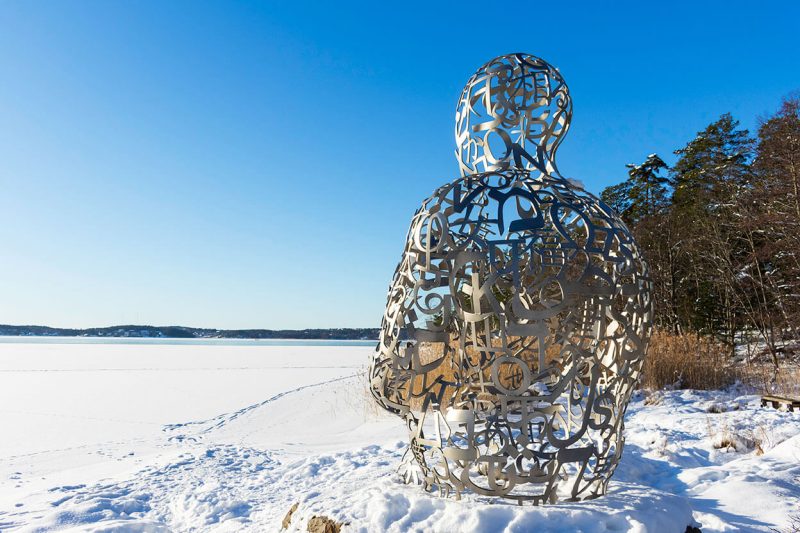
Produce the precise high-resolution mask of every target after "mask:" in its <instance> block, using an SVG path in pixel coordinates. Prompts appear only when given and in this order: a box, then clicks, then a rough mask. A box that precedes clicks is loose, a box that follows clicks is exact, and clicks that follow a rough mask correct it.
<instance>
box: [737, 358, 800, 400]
mask: <svg viewBox="0 0 800 533" xmlns="http://www.w3.org/2000/svg"><path fill="white" fill-rule="evenodd" d="M743 381H744V382H745V383H747V384H748V385H750V386H751V387H752V388H753V389H755V391H756V392H757V393H758V394H773V395H776V396H785V397H789V398H800V367H798V366H797V365H796V364H791V365H789V364H785V365H784V366H782V367H780V368H779V369H778V370H777V371H775V367H774V366H773V365H771V364H759V365H750V366H748V367H746V368H745V370H744V377H743Z"/></svg>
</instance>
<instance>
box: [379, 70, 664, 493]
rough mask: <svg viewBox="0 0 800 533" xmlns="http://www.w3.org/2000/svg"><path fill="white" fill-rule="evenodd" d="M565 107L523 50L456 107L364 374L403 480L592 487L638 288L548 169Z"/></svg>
mask: <svg viewBox="0 0 800 533" xmlns="http://www.w3.org/2000/svg"><path fill="white" fill-rule="evenodd" d="M571 110H572V104H571V100H570V96H569V92H568V90H567V86H566V84H565V83H564V80H563V78H562V77H561V74H560V73H559V72H558V70H557V69H555V68H554V67H553V66H551V65H550V64H548V63H547V62H545V61H543V60H541V59H539V58H536V57H533V56H530V55H526V54H510V55H506V56H501V57H498V58H495V59H493V60H492V61H490V62H488V63H487V64H485V65H484V66H483V67H481V68H480V69H479V70H478V71H477V72H476V73H475V74H474V75H473V76H472V77H471V78H470V80H469V81H468V83H467V85H466V87H465V88H464V91H463V92H462V94H461V98H460V99H459V102H458V106H457V110H456V145H457V147H456V157H457V159H458V162H459V169H460V172H461V177H460V178H458V179H456V180H455V181H453V182H452V183H449V184H447V185H444V186H443V187H441V188H439V189H437V190H436V191H435V192H434V193H433V195H432V196H431V197H430V198H428V199H427V200H425V201H424V202H423V203H422V207H420V209H419V210H418V211H417V212H416V214H415V215H414V217H413V219H412V221H411V227H410V229H409V232H408V237H407V241H406V245H405V250H404V251H403V255H402V259H401V261H400V263H399V264H398V266H397V269H396V271H395V274H394V277H393V279H392V282H391V285H390V288H389V295H388V301H387V305H386V311H385V314H384V316H383V322H382V328H381V334H380V341H379V345H378V347H377V350H376V352H375V354H374V356H373V357H372V360H371V365H370V370H369V384H370V389H371V392H372V394H373V396H374V397H375V399H376V400H377V401H378V403H379V404H380V405H381V406H382V407H384V408H385V409H387V410H389V411H391V412H392V413H395V414H397V415H400V416H402V417H403V418H404V419H405V422H406V424H407V426H408V429H409V439H410V442H409V448H408V450H407V452H406V455H405V457H404V459H403V462H402V464H401V467H400V472H401V474H402V475H403V476H404V478H405V480H406V482H412V481H416V482H418V483H421V484H423V485H424V487H425V489H426V490H438V491H439V492H440V494H442V495H445V496H446V495H450V494H455V496H456V497H457V498H458V497H460V496H461V494H462V493H464V492H465V491H472V492H475V493H478V494H481V495H490V496H500V497H505V498H510V499H513V500H517V501H518V502H520V503H522V502H524V501H531V502H533V503H534V504H539V503H554V502H556V501H557V500H559V499H567V500H583V499H588V498H593V497H596V496H599V495H602V494H604V493H605V492H606V490H607V486H608V482H609V479H610V478H611V476H612V474H613V473H614V469H615V468H616V465H617V463H618V461H619V459H620V457H621V454H622V447H623V442H624V441H623V434H622V429H623V416H624V413H625V409H626V406H627V403H628V401H629V399H630V396H631V393H632V391H633V389H634V388H635V385H636V383H637V380H638V379H639V374H640V372H641V368H642V364H643V360H644V356H645V353H646V347H647V342H648V339H649V335H650V329H651V318H652V310H651V299H650V298H651V296H650V293H651V288H650V281H649V279H648V274H647V267H646V265H645V263H644V261H643V259H642V256H641V252H640V250H639V248H638V247H637V245H636V243H635V242H634V239H633V236H632V235H631V232H630V231H629V230H628V228H626V226H625V224H624V223H623V222H622V221H621V220H620V218H619V216H618V215H617V214H616V213H615V212H613V211H612V210H611V209H610V208H609V207H608V206H606V205H605V204H603V203H602V202H601V201H600V200H598V199H597V198H596V197H595V196H593V195H592V194H590V193H588V192H586V191H584V190H583V189H582V188H581V187H579V186H577V185H575V184H574V182H571V181H568V180H566V179H565V178H563V177H562V176H561V175H560V174H559V172H558V169H557V167H556V161H555V155H556V150H557V148H558V146H559V144H560V143H561V141H562V140H563V138H564V136H565V134H566V132H567V129H568V128H569V122H570V117H571Z"/></svg>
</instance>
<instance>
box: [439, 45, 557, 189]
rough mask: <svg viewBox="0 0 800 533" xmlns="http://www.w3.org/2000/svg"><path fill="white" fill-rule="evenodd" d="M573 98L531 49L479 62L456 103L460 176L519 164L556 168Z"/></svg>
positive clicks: (530, 167) (526, 167)
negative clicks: (530, 51) (522, 52)
mask: <svg viewBox="0 0 800 533" xmlns="http://www.w3.org/2000/svg"><path fill="white" fill-rule="evenodd" d="M571 116H572V100H571V99H570V96H569V90H568V89H567V84H566V83H565V82H564V78H562V77H561V73H559V72H558V69H556V68H555V67H554V66H552V65H550V64H549V63H548V62H546V61H544V60H543V59H539V58H538V57H535V56H532V55H529V54H508V55H504V56H500V57H496V58H494V59H492V60H491V61H489V62H488V63H486V64H485V65H483V66H482V67H481V68H479V69H478V71H477V72H476V73H475V74H473V75H472V77H471V78H470V79H469V81H468V82H467V85H466V86H465V87H464V90H463V91H462V92H461V97H460V98H459V100H458V106H457V108H456V129H455V133H456V158H457V159H458V162H459V170H460V172H461V175H462V176H466V175H469V174H475V173H479V172H486V171H490V170H504V169H507V168H518V169H524V170H530V171H532V172H534V173H536V172H540V173H542V174H552V173H555V172H557V170H556V166H555V153H556V149H557V148H558V145H559V144H561V141H562V140H563V139H564V136H565V135H566V133H567V130H568V129H569V122H570V118H571Z"/></svg>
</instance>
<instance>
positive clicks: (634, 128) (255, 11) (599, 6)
mask: <svg viewBox="0 0 800 533" xmlns="http://www.w3.org/2000/svg"><path fill="white" fill-rule="evenodd" d="M611 5H613V6H615V7H613V8H612V7H608V6H611ZM798 20H800V3H798V2H793V1H786V2H758V3H754V2H730V1H726V2H699V1H695V2H674V1H673V2H659V3H654V2H635V3H629V4H623V3H605V2H594V3H591V4H589V3H587V4H577V3H569V2H550V3H547V2H530V3H529V4H526V3H525V2H512V3H510V4H502V3H501V4H497V3H492V2H486V1H483V2H479V3H474V4H470V3H467V2H458V3H453V4H450V5H444V4H441V5H440V4H439V3H437V2H430V1H429V2H425V3H420V4H409V3H397V2H391V3H383V2H368V3H364V4H361V5H355V4H344V3H342V2H324V3H323V2H320V3H319V5H317V6H315V7H314V6H312V5H311V4H310V3H306V2H274V3H244V2H235V3H233V2H216V3H201V2H185V3H180V2H161V1H158V2H155V1H154V2H107V1H102V2H77V1H76V2H65V1H64V2H62V1H51V2H22V1H17V2H11V1H7V2H3V3H1V4H0V28H2V31H0V124H1V126H2V127H0V250H1V251H0V323H11V324H32V323H34V324H46V325H54V326H79V327H84V326H102V325H111V324H119V323H137V324H157V325H167V324H183V325H190V326H209V327H222V328H245V327H264V328H303V327H349V326H363V327H376V326H377V325H378V324H379V322H380V318H381V314H382V312H383V305H384V299H385V294H386V289H387V286H388V283H389V280H390V278H391V275H392V272H393V269H394V267H395V265H396V263H397V260H398V259H399V255H400V252H401V250H402V247H403V239H404V236H405V232H406V229H407V225H408V222H409V220H410V217H411V215H412V213H413V212H414V210H415V209H416V207H417V205H418V204H419V202H420V201H421V200H422V199H423V198H424V197H425V196H427V195H428V194H430V193H431V191H432V190H433V189H435V188H436V187H437V186H439V185H441V184H443V183H445V182H448V181H450V180H452V179H453V178H455V177H456V172H457V167H456V163H455V158H454V157H453V116H454V109H455V103H456V98H457V97H458V94H459V91H460V90H461V87H462V86H463V84H464V82H465V81H466V80H467V78H468V77H469V75H470V74H471V73H472V72H473V71H474V70H475V69H476V68H477V67H478V66H480V65H481V64H482V63H483V62H485V61H486V60H488V59H490V58H492V57H494V56H496V55H500V54H503V53H508V52H516V51H524V52H529V53H532V54H535V55H539V56H541V57H543V58H545V59H546V60H548V61H549V62H551V63H552V64H554V65H556V66H558V67H559V68H560V70H561V72H562V74H563V75H564V77H565V79H566V80H567V83H568V84H569V86H570V89H571V93H572V97H573V101H574V118H573V123H572V129H571V131H570V134H569V136H568V137H567V139H566V141H565V143H564V145H563V146H562V148H561V150H560V152H559V167H560V169H561V170H562V172H563V173H564V174H565V175H566V176H570V177H574V178H577V179H580V180H581V181H583V182H584V183H585V184H586V187H587V189H589V190H591V191H594V192H599V191H600V190H601V189H602V188H603V187H605V186H607V185H610V184H612V183H616V182H618V181H620V180H621V179H623V178H624V176H625V167H624V165H625V163H629V162H640V161H642V160H643V159H644V158H645V157H646V156H647V154H649V153H652V152H658V153H659V154H662V156H669V157H667V159H668V161H673V160H674V158H673V157H672V156H671V152H672V150H674V149H675V148H678V147H680V146H682V145H683V144H685V143H686V142H687V141H688V140H689V139H691V138H692V137H693V136H694V134H695V132H696V131H698V130H700V129H702V128H704V127H705V126H706V125H707V124H708V123H709V122H710V121H712V120H714V119H715V118H716V117H718V116H719V115H720V114H722V113H724V112H728V111H730V112H732V113H733V114H734V115H735V116H736V117H737V118H739V119H740V120H741V121H742V123H743V125H745V126H746V127H750V128H753V127H754V126H755V124H756V119H757V117H758V116H759V115H764V114H766V113H770V112H772V111H773V110H775V109H777V107H778V105H779V102H780V99H781V98H782V97H783V96H784V95H786V94H787V93H788V92H790V91H792V90H796V89H800V26H798V25H799V24H800V23H799V22H798Z"/></svg>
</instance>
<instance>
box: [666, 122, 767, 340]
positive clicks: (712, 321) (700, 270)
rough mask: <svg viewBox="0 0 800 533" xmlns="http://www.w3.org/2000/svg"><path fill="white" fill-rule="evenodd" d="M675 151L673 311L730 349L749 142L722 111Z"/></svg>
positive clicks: (750, 150) (735, 323) (735, 322)
mask: <svg viewBox="0 0 800 533" xmlns="http://www.w3.org/2000/svg"><path fill="white" fill-rule="evenodd" d="M675 153H676V154H677V155H678V156H679V158H678V161H677V162H676V163H675V165H674V166H673V168H672V183H673V186H674V192H673V194H672V210H671V215H672V217H673V220H674V221H675V222H676V229H677V235H676V238H677V240H678V242H679V247H678V248H679V252H680V253H679V257H678V258H677V269H678V272H677V276H676V283H677V284H678V287H677V288H676V289H677V290H676V292H677V294H678V295H679V297H680V300H681V301H680V302H679V304H678V306H679V311H678V313H679V315H680V316H681V317H682V322H683V325H684V326H685V327H688V328H689V329H694V330H699V331H703V332H707V333H712V334H716V335H718V336H720V337H722V338H723V339H724V340H725V341H726V342H728V343H729V344H730V345H731V347H732V346H733V343H734V339H735V335H736V332H737V330H738V328H739V326H740V324H739V321H738V315H737V310H736V302H737V294H736V293H735V286H736V275H737V266H738V264H739V263H740V259H739V258H740V256H741V255H742V254H743V252H742V250H740V249H739V247H740V246H739V245H740V243H739V242H738V239H737V238H736V235H737V233H736V232H737V225H738V222H739V221H738V214H737V202H738V199H739V195H740V193H742V192H743V191H744V190H746V188H747V186H748V183H749V180H750V161H751V160H752V154H753V140H752V139H751V137H750V134H749V132H748V131H747V130H744V129H739V122H738V121H736V120H735V119H734V118H733V117H732V116H731V115H730V114H728V113H726V114H724V115H722V116H721V117H720V118H719V120H717V121H715V122H713V123H711V124H709V125H708V127H706V129H705V130H703V131H701V132H699V133H698V135H697V137H696V138H695V139H693V140H692V141H690V142H689V143H688V144H687V145H686V146H685V147H684V148H682V149H680V150H676V151H675Z"/></svg>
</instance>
